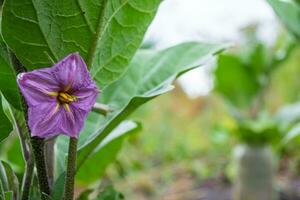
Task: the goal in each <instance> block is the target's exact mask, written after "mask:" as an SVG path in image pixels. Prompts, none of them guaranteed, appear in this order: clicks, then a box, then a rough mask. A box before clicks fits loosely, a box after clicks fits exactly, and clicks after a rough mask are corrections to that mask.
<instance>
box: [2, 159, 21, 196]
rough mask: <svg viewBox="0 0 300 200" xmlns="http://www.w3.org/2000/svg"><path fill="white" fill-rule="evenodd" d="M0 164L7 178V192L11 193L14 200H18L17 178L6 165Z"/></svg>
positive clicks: (4, 163)
mask: <svg viewBox="0 0 300 200" xmlns="http://www.w3.org/2000/svg"><path fill="white" fill-rule="evenodd" d="M1 164H2V166H3V168H4V170H5V174H6V177H7V184H8V190H9V191H12V192H13V196H14V199H18V196H19V181H18V178H17V176H16V175H15V173H14V171H13V169H12V168H11V166H10V165H9V164H8V163H6V162H4V161H1Z"/></svg>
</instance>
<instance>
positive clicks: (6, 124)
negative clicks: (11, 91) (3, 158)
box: [0, 93, 13, 142]
mask: <svg viewBox="0 0 300 200" xmlns="http://www.w3.org/2000/svg"><path fill="white" fill-rule="evenodd" d="M12 130H13V126H12V124H11V122H10V121H9V119H8V118H7V116H6V114H5V113H4V111H3V106H2V96H1V93H0V142H1V141H3V140H4V139H5V138H7V137H8V136H9V134H10V133H11V131H12Z"/></svg>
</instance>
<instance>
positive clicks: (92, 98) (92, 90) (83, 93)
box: [72, 83, 99, 111]
mask: <svg viewBox="0 0 300 200" xmlns="http://www.w3.org/2000/svg"><path fill="white" fill-rule="evenodd" d="M98 94H99V90H98V88H97V86H96V84H95V83H92V84H90V85H89V86H88V87H85V88H81V89H80V90H78V91H76V92H74V93H73V94H72V95H73V96H75V97H76V101H75V102H73V103H72V105H74V106H76V107H77V108H80V109H82V110H85V111H90V110H91V109H92V107H93V105H94V104H95V103H96V99H97V96H98Z"/></svg>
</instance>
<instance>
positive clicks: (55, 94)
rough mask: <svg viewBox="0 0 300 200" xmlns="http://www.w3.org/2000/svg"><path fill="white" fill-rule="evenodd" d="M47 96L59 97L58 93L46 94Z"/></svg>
mask: <svg viewBox="0 0 300 200" xmlns="http://www.w3.org/2000/svg"><path fill="white" fill-rule="evenodd" d="M46 94H47V95H49V96H52V97H57V96H58V92H46Z"/></svg>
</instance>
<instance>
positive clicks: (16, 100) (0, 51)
mask: <svg viewBox="0 0 300 200" xmlns="http://www.w3.org/2000/svg"><path fill="white" fill-rule="evenodd" d="M0 38H1V36H0ZM0 91H1V92H2V94H3V96H4V97H5V98H6V100H7V101H8V102H9V103H10V104H11V105H13V106H14V107H15V108H16V109H18V110H21V109H22V107H21V96H20V92H19V89H18V85H17V78H16V74H15V72H14V70H13V69H12V67H11V64H10V61H9V58H8V51H7V47H6V44H5V43H4V42H3V41H2V39H0Z"/></svg>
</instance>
